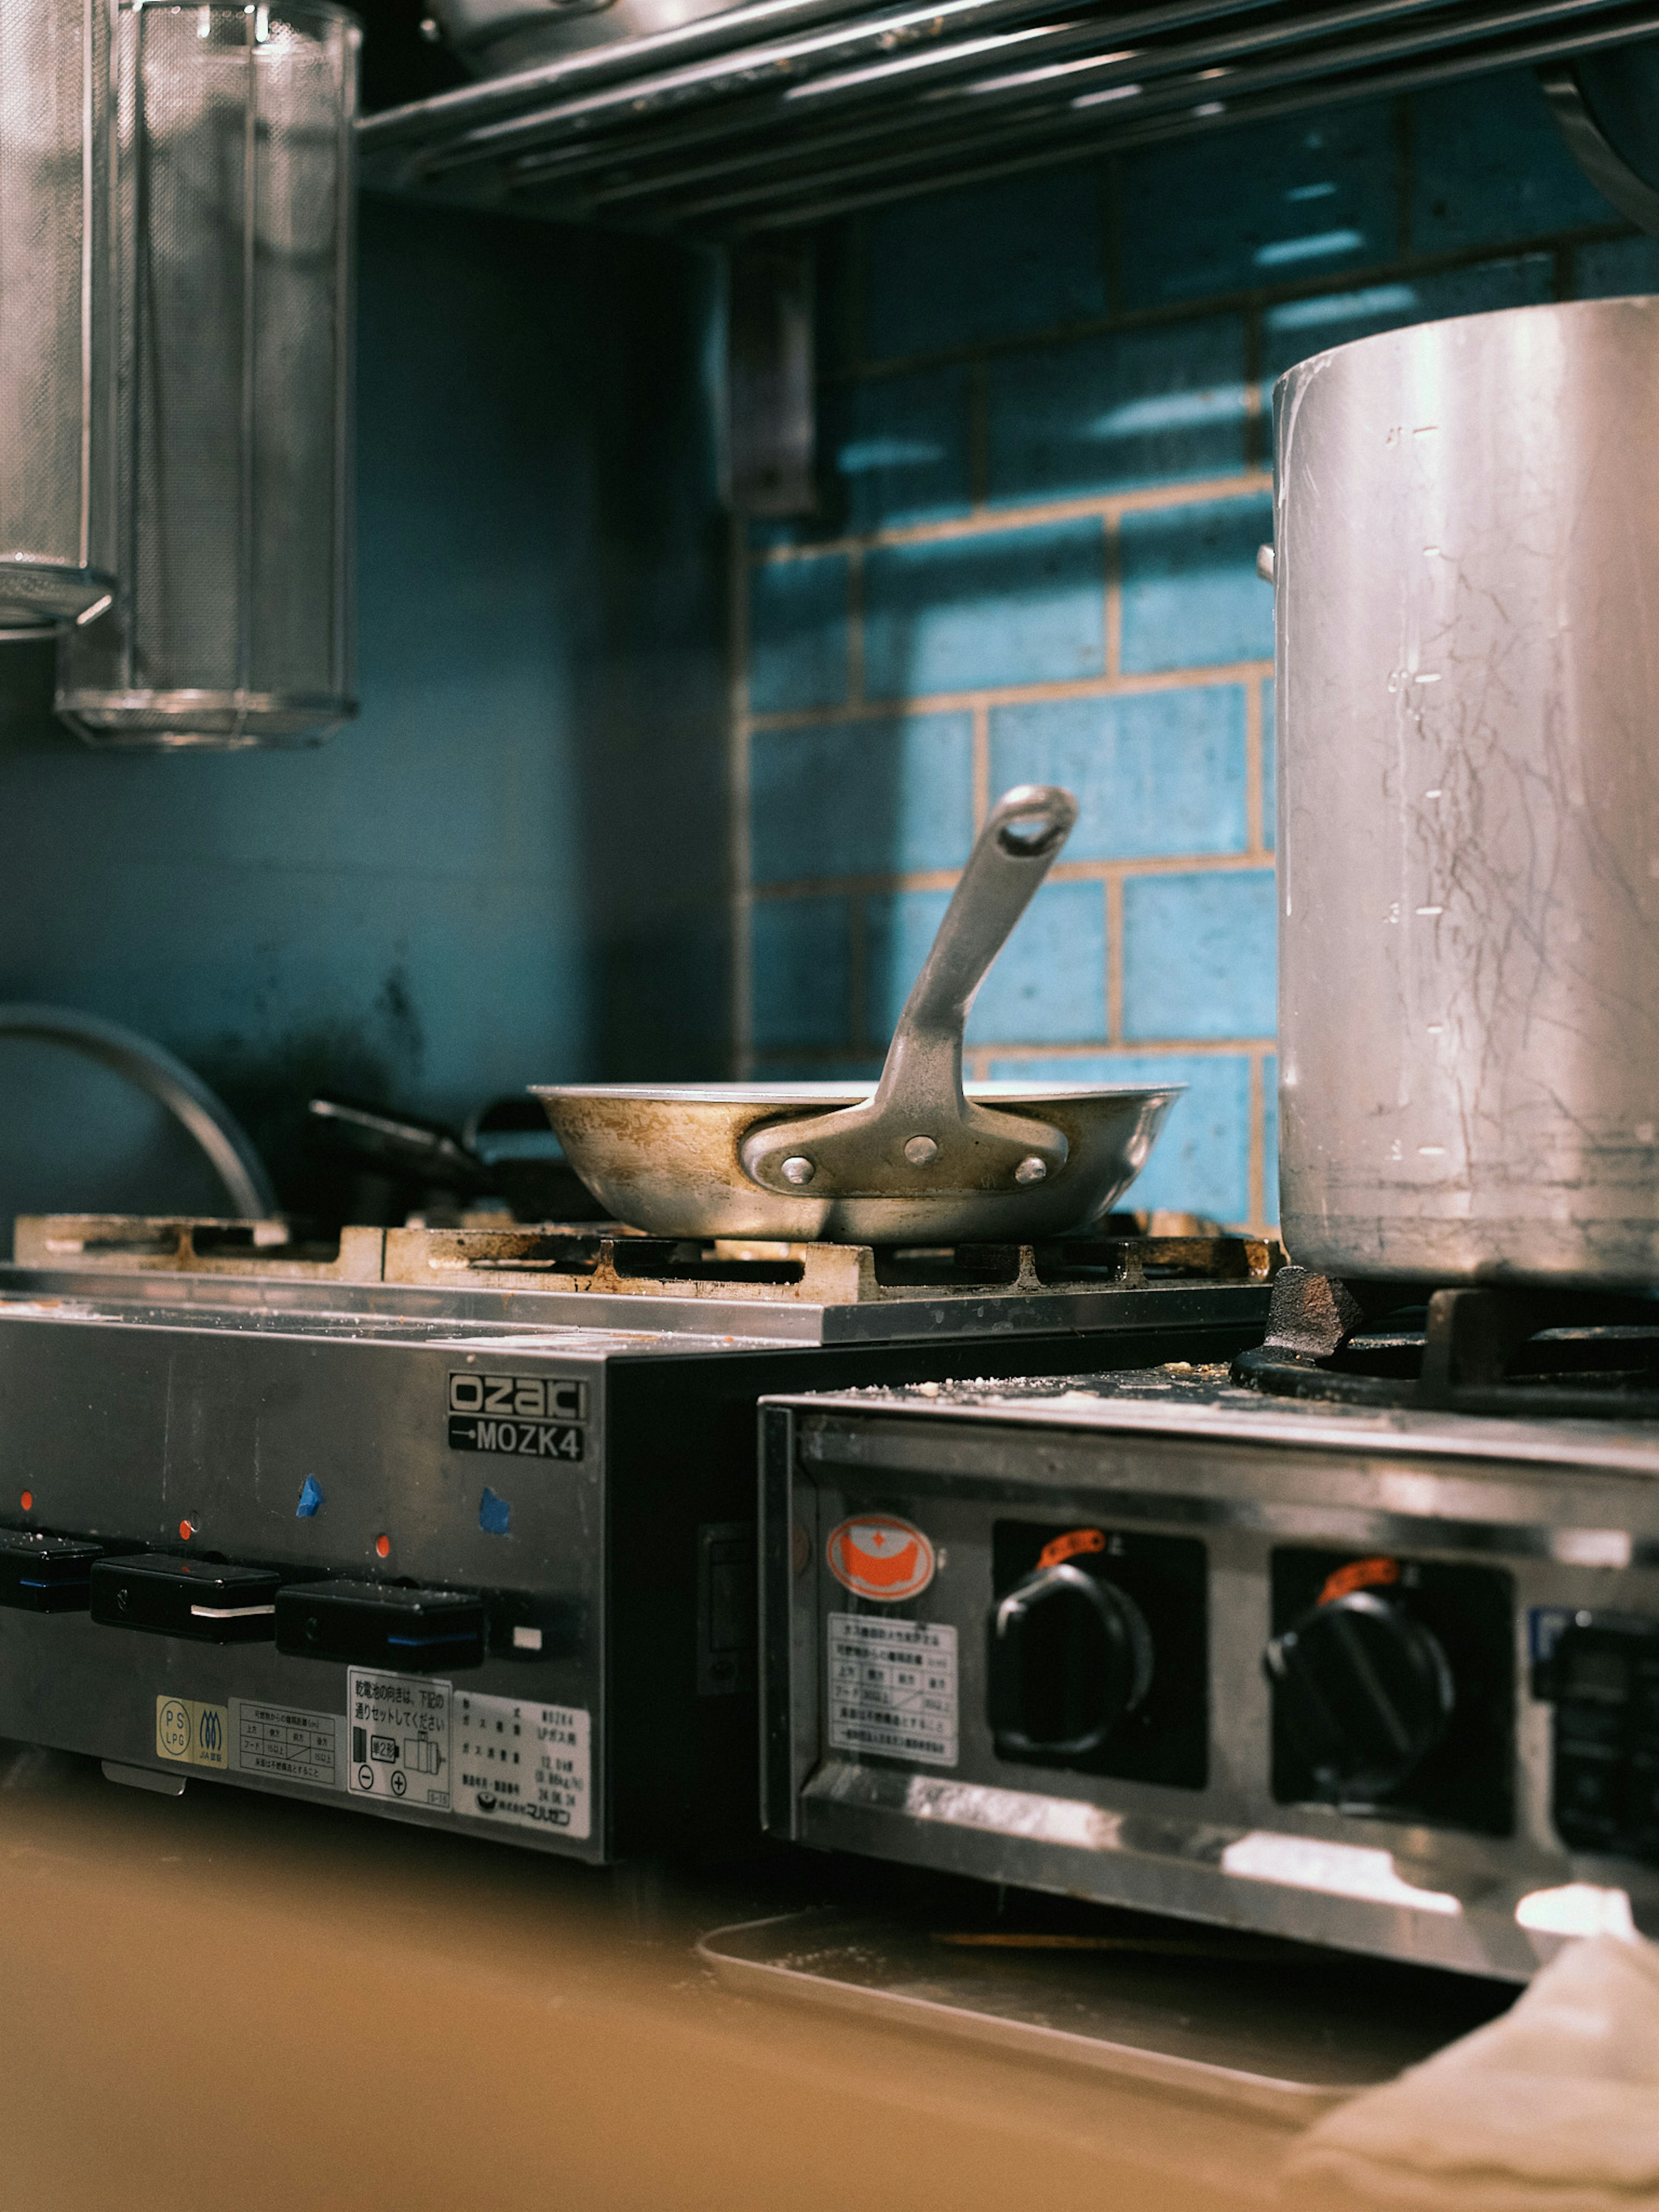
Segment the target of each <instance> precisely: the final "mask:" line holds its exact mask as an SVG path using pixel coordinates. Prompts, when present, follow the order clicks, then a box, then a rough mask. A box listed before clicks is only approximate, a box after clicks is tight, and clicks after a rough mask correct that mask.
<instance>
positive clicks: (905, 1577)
mask: <svg viewBox="0 0 1659 2212" xmlns="http://www.w3.org/2000/svg"><path fill="white" fill-rule="evenodd" d="M824 1548H825V1551H826V1553H827V1555H828V1558H829V1571H830V1573H831V1574H832V1575H833V1576H834V1577H835V1578H836V1581H837V1582H838V1583H841V1585H842V1588H843V1589H849V1590H851V1591H852V1592H853V1594H854V1596H855V1597H869V1598H874V1599H876V1600H877V1601H878V1602H879V1603H881V1604H883V1605H897V1604H898V1603H899V1602H900V1601H901V1600H902V1599H904V1598H907V1597H915V1596H916V1595H917V1594H918V1593H919V1592H920V1591H922V1590H925V1589H927V1585H928V1583H930V1582H932V1581H933V1570H934V1567H935V1565H936V1564H937V1562H936V1560H935V1559H934V1556H933V1545H932V1544H931V1543H930V1542H929V1541H928V1540H927V1537H926V1536H924V1535H923V1534H922V1533H921V1529H920V1528H917V1527H915V1524H914V1522H909V1521H901V1520H899V1519H898V1517H897V1516H896V1515H895V1514H891V1513H860V1514H858V1515H856V1516H854V1518H853V1519H852V1520H850V1521H843V1522H840V1523H839V1525H838V1526H837V1527H836V1528H832V1529H831V1530H830V1531H829V1543H828V1544H827V1545H826V1546H825V1547H824Z"/></svg>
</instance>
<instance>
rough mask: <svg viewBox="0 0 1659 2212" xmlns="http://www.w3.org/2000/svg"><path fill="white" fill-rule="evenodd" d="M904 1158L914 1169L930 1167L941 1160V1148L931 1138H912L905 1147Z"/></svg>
mask: <svg viewBox="0 0 1659 2212" xmlns="http://www.w3.org/2000/svg"><path fill="white" fill-rule="evenodd" d="M904 1157H905V1158H906V1159H907V1160H908V1161H909V1163H910V1164H911V1166H912V1167H913V1168H925V1167H930V1166H931V1165H932V1164H933V1162H934V1161H935V1160H936V1159H937V1158H939V1146H937V1145H936V1144H935V1143H934V1141H933V1139H932V1138H931V1137H912V1138H911V1139H909V1141H908V1143H907V1145H906V1146H905V1147H904Z"/></svg>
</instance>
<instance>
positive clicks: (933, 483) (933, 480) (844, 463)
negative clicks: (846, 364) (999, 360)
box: [818, 362, 972, 532]
mask: <svg viewBox="0 0 1659 2212" xmlns="http://www.w3.org/2000/svg"><path fill="white" fill-rule="evenodd" d="M968 418H969V394H968V371H967V369H966V368H964V367H963V365H962V364H961V363H960V362H955V363H951V364H948V365H947V366H945V367H944V368H930V369H920V370H915V371H913V372H912V373H911V374H908V375H903V376H873V377H863V378H860V380H859V381H858V382H857V383H855V384H852V385H842V386H840V387H839V388H838V389H836V391H835V392H832V393H831V394H830V395H829V400H828V404H827V405H826V406H825V408H824V410H823V414H822V416H821V418H820V421H819V426H818V435H819V436H820V438H821V439H822V440H823V441H824V443H825V445H826V448H827V450H828V452H829V455H830V466H831V468H832V470H833V471H834V474H835V476H836V479H837V491H838V496H837V497H836V499H835V500H834V501H833V505H832V508H831V513H830V515H829V520H830V522H831V524H832V526H836V525H839V526H845V527H846V528H847V529H848V530H853V531H860V532H863V531H871V530H880V529H884V528H892V527H895V526H899V525H902V524H904V523H907V522H936V521H939V520H941V518H943V517H946V516H950V515H956V514H963V513H966V512H967V509H968V506H969V501H970V499H971V497H972V484H971V482H970V468H969V451H968V445H969V435H968Z"/></svg>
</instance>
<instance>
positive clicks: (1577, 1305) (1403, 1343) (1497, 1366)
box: [1233, 1266, 1659, 1420]
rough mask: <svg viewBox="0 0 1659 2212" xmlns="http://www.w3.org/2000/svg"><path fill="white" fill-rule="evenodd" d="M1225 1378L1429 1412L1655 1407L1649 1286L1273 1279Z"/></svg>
mask: <svg viewBox="0 0 1659 2212" xmlns="http://www.w3.org/2000/svg"><path fill="white" fill-rule="evenodd" d="M1233 1379H1234V1381H1235V1382H1237V1383H1245V1384H1247V1385H1249V1387H1250V1388H1252V1389H1257V1390H1263V1391H1267V1392H1269V1393H1271V1394H1273V1395H1275V1396H1277V1397H1284V1398H1322V1399H1328V1400H1335V1401H1339V1402H1340V1403H1341V1404H1344V1405H1349V1406H1398V1407H1419V1408H1422V1409H1424V1410H1428V1411H1434V1412H1438V1413H1481V1414H1498V1415H1522V1416H1525V1415H1530V1414H1542V1415H1549V1416H1552V1417H1553V1418H1556V1419H1563V1418H1566V1419H1584V1418H1589V1419H1596V1418H1600V1419H1620V1420H1629V1419H1659V1300H1656V1299H1654V1298H1650V1297H1641V1296H1632V1297H1626V1296H1620V1295H1618V1294H1615V1293H1610V1292H1605V1291H1578V1290H1571V1289H1559V1290H1554V1289H1540V1288H1528V1287H1521V1286H1511V1285H1504V1286H1503V1287H1501V1288H1498V1287H1490V1288H1488V1287H1485V1286H1477V1287H1473V1288H1467V1289H1458V1290H1438V1289H1435V1288H1434V1287H1432V1286H1431V1285H1427V1284H1423V1285H1412V1284H1409V1283H1394V1282H1387V1283H1384V1282H1367V1281H1360V1282H1339V1281H1337V1280H1335V1279H1334V1278H1332V1277H1330V1276H1326V1275H1318V1274H1315V1273H1312V1272H1311V1271H1310V1269H1308V1268H1306V1267H1294V1266H1291V1267H1281V1268H1280V1269H1279V1273H1278V1275H1277V1276H1276V1277H1275V1279H1274V1281H1273V1304H1272V1306H1271V1309H1270V1310H1269V1314H1268V1321H1267V1340H1266V1341H1265V1343H1263V1344H1261V1345H1259V1346H1256V1347H1255V1349H1254V1350H1252V1351H1249V1352H1241V1353H1240V1354H1239V1356H1238V1358H1237V1359H1236V1360H1235V1361H1234V1363H1233Z"/></svg>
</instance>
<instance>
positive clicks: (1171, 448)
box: [986, 315, 1248, 501]
mask: <svg viewBox="0 0 1659 2212" xmlns="http://www.w3.org/2000/svg"><path fill="white" fill-rule="evenodd" d="M1244 369H1245V331H1244V322H1243V317H1242V316H1238V315H1224V316H1217V317H1212V318H1208V319H1205V320H1204V321H1201V322H1195V323H1178V324H1175V325H1161V326H1158V327H1156V328H1154V329H1152V330H1133V331H1119V332H1115V333H1113V334H1112V335H1110V336H1108V337H1097V338H1085V339H1079V340H1077V341H1075V342H1074V343H1072V344H1070V345H1064V346H1050V347H1046V348H1044V349H1042V351H1041V352H1037V353H1030V354H1018V355H1014V356H1008V357H1006V358H1005V359H1002V360H1000V361H994V362H991V363H990V365H989V367H988V368H987V372H986V383H987V396H986V413H987V495H988V496H989V497H990V498H991V499H992V500H994V501H997V500H1030V499H1042V498H1059V497H1065V496H1073V495H1077V494H1079V493H1082V492H1103V491H1122V490H1124V489H1127V488H1128V487H1129V486H1130V485H1133V484H1146V483H1174V482H1178V481H1179V480H1180V479H1181V478H1182V477H1214V476H1226V475H1229V474H1232V473H1236V472H1237V471H1238V470H1239V469H1241V468H1242V467H1243V465H1244V457H1245V439H1246V433H1247V429H1248V415H1247V405H1248V393H1247V390H1246V386H1245V382H1244Z"/></svg>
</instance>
